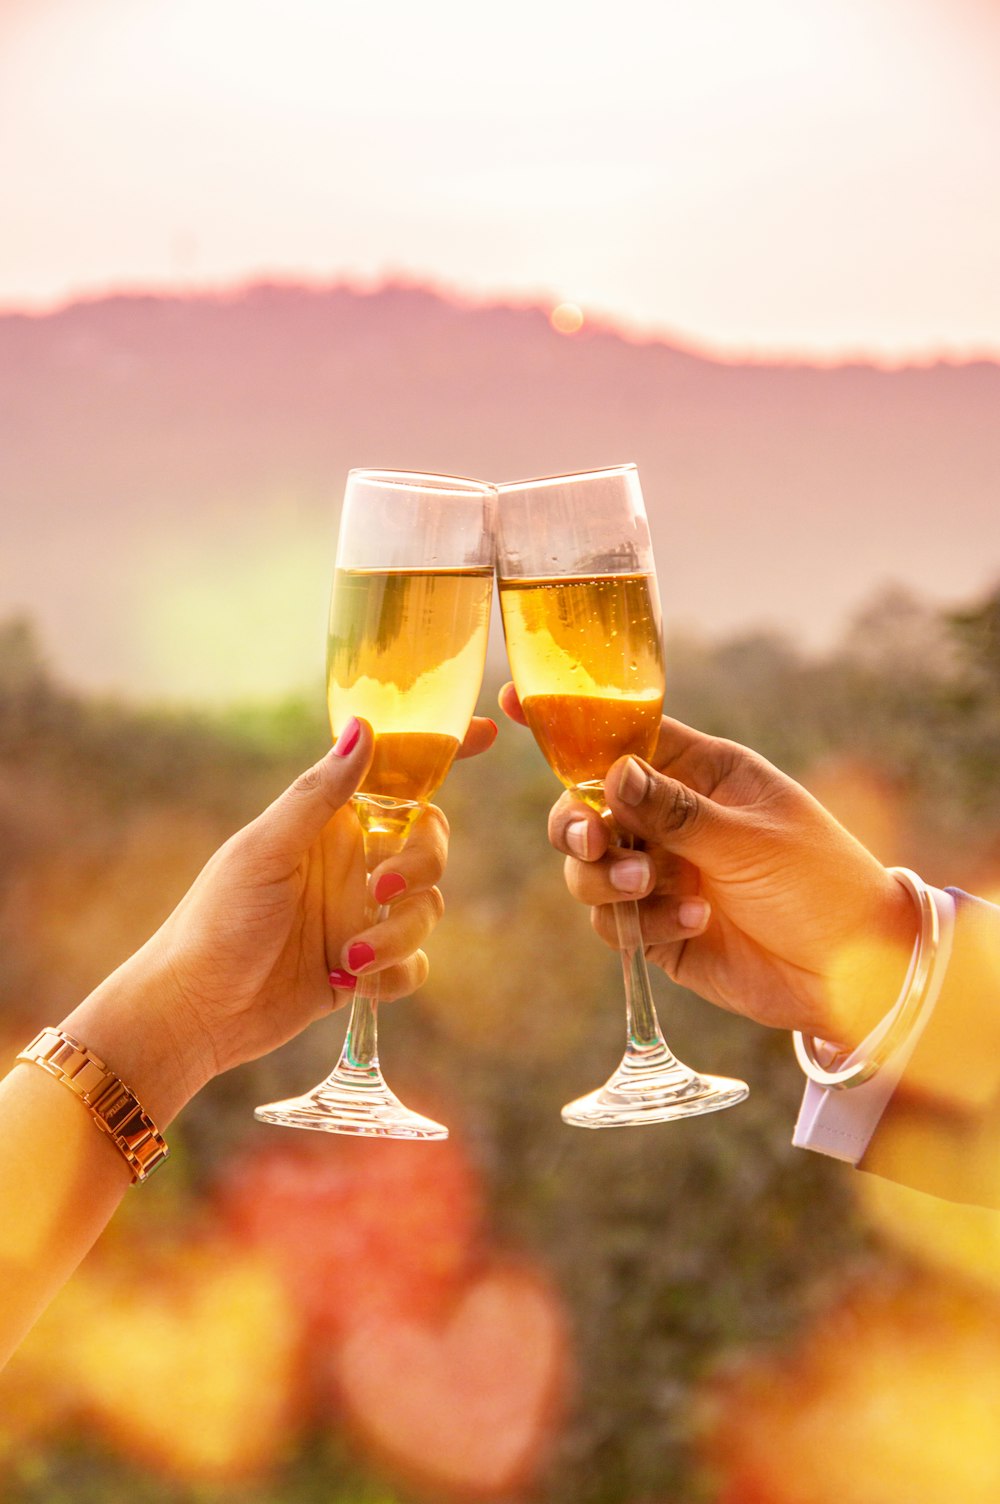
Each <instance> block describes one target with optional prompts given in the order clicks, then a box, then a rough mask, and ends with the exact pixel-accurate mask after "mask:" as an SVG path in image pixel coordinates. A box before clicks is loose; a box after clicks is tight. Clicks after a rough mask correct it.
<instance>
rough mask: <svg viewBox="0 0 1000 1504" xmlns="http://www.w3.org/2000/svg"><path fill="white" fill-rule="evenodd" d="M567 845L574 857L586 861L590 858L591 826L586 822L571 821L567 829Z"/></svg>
mask: <svg viewBox="0 0 1000 1504" xmlns="http://www.w3.org/2000/svg"><path fill="white" fill-rule="evenodd" d="M566 845H567V846H568V847H569V849H570V851H572V853H573V855H574V856H578V857H580V859H581V860H582V861H584V862H585V861H586V860H587V858H588V857H589V856H590V826H589V825H588V823H587V821H586V820H571V821H570V822H569V824H568V825H567V827H566Z"/></svg>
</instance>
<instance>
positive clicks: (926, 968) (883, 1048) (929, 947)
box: [792, 867, 941, 1090]
mask: <svg viewBox="0 0 1000 1504" xmlns="http://www.w3.org/2000/svg"><path fill="white" fill-rule="evenodd" d="M889 871H890V872H891V874H892V876H893V877H895V878H897V879H898V880H899V881H900V882H901V883H902V884H903V887H904V888H906V890H907V892H908V893H909V894H910V896H911V898H912V899H913V900H914V902H915V903H916V905H917V910H918V912H919V915H920V933H919V935H918V936H917V941H916V945H915V947H914V951H913V956H912V958H911V960H910V966H909V970H908V971H907V974H906V980H905V981H904V983H903V990H902V992H901V993H900V995H899V997H898V998H897V999H896V1002H895V1004H894V1005H893V1007H892V1008H891V1009H890V1010H889V1012H888V1013H887V1014H886V1015H885V1017H884V1018H883V1019H882V1021H881V1023H879V1024H877V1025H876V1027H875V1028H874V1029H873V1030H872V1032H871V1033H870V1034H869V1035H868V1037H867V1039H866V1040H865V1041H864V1045H863V1046H861V1047H859V1050H860V1051H861V1054H860V1058H854V1057H856V1056H857V1055H858V1053H859V1052H858V1051H852V1050H849V1049H842V1048H839V1047H838V1046H836V1045H831V1044H828V1043H827V1042H826V1041H825V1040H816V1039H813V1038H812V1037H811V1036H810V1035H807V1034H800V1033H799V1032H798V1030H796V1032H795V1033H794V1034H793V1035H792V1039H793V1042H794V1045H795V1055H796V1058H797V1060H798V1062H799V1065H800V1066H801V1067H802V1069H803V1071H804V1072H805V1074H806V1075H807V1076H808V1077H809V1079H810V1081H814V1082H815V1083H816V1085H817V1086H823V1087H826V1088H831V1087H833V1088H836V1089H838V1090H843V1089H845V1088H847V1087H851V1086H861V1085H863V1084H864V1082H865V1081H870V1080H871V1078H872V1076H874V1075H875V1073H876V1072H877V1071H879V1070H881V1069H882V1066H883V1065H884V1064H885V1062H886V1061H887V1060H888V1059H889V1057H890V1055H893V1054H895V1053H896V1051H897V1050H898V1049H899V1047H900V1045H901V1044H902V1043H903V1041H904V1040H905V1039H906V1037H907V1035H908V1034H909V1033H910V1031H911V1029H912V1028H913V1026H914V1024H915V1023H916V1021H917V1019H918V1018H919V1017H920V1014H921V1012H922V1010H923V1006H924V1000H925V998H926V997H927V991H928V988H929V986H930V982H931V978H932V977H933V976H934V974H935V969H936V968H935V961H936V960H937V955H938V950H939V947H940V944H941V925H940V921H939V919H938V911H937V907H936V905H935V903H934V899H933V897H932V896H931V891H930V889H929V888H928V886H927V884H926V883H925V882H924V880H923V878H922V877H918V876H917V874H916V873H915V872H911V871H910V869H909V868H908V867H890V868H889ZM820 1049H822V1051H823V1052H824V1054H825V1056H826V1060H825V1063H824V1061H823V1060H821V1059H820V1058H819V1053H820ZM848 1056H850V1057H851V1059H850V1060H848V1058H847V1057H848ZM845 1061H846V1062H847V1063H843V1062H845Z"/></svg>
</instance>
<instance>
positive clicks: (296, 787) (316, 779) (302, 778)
mask: <svg viewBox="0 0 1000 1504" xmlns="http://www.w3.org/2000/svg"><path fill="white" fill-rule="evenodd" d="M322 781H323V773H322V769H321V768H320V767H319V765H318V764H316V765H315V766H314V767H311V768H306V770H305V772H304V773H300V774H299V776H298V778H296V780H295V782H294V783H293V784H292V792H293V793H294V794H311V793H312V792H313V790H314V789H317V788H318V787H319V785H320V784H321V783H322Z"/></svg>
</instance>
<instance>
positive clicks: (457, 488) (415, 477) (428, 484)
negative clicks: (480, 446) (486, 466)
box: [347, 466, 496, 496]
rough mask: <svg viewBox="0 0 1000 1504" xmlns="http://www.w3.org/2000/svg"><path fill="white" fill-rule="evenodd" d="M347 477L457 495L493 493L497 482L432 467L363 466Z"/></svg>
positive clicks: (384, 484)
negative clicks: (435, 469)
mask: <svg viewBox="0 0 1000 1504" xmlns="http://www.w3.org/2000/svg"><path fill="white" fill-rule="evenodd" d="M347 479H348V480H349V481H351V480H360V481H370V482H372V483H373V484H375V485H379V486H387V487H391V488H393V489H395V490H397V491H428V492H431V493H437V492H442V491H445V492H447V491H451V492H453V493H454V494H456V495H470V496H472V495H480V496H483V495H491V494H493V493H494V492H495V491H496V486H494V485H493V484H492V482H491V481H488V480H475V479H474V478H473V477H472V476H468V475H438V474H435V473H434V472H433V471H430V470H426V471H424V470H369V469H368V468H367V467H365V466H362V467H360V468H355V469H352V470H349V471H348V472H347Z"/></svg>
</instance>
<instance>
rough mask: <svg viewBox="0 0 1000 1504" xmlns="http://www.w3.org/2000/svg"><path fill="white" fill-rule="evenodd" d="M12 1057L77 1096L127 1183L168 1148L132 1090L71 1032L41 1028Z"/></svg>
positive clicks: (146, 1170) (150, 1167)
mask: <svg viewBox="0 0 1000 1504" xmlns="http://www.w3.org/2000/svg"><path fill="white" fill-rule="evenodd" d="M17 1058H18V1060H27V1061H29V1062H30V1063H31V1064H32V1065H38V1066H41V1068H42V1070H43V1071H47V1072H48V1073H49V1075H50V1076H54V1077H55V1078H56V1080H57V1081H61V1082H62V1084H63V1085H64V1086H68V1087H69V1089H70V1091H71V1092H73V1093H74V1095H76V1096H78V1097H79V1098H80V1100H81V1102H83V1104H84V1106H85V1107H87V1108H88V1110H89V1112H90V1114H91V1116H92V1117H93V1119H94V1122H95V1123H96V1124H97V1126H98V1128H100V1130H101V1132H102V1133H106V1134H107V1136H108V1138H110V1139H111V1141H112V1143H113V1144H114V1146H115V1148H116V1149H117V1150H118V1152H119V1153H120V1154H121V1155H122V1157H123V1158H124V1159H125V1160H126V1161H127V1163H128V1167H129V1169H130V1170H131V1172H132V1181H133V1183H135V1181H137V1180H146V1179H147V1178H148V1176H150V1175H151V1174H152V1173H153V1171H154V1170H155V1169H157V1168H158V1167H159V1166H160V1165H161V1164H162V1163H163V1161H164V1160H165V1159H166V1157H167V1155H168V1154H169V1153H170V1150H169V1149H168V1148H167V1144H166V1140H165V1139H164V1138H163V1135H162V1134H161V1133H160V1130H159V1129H158V1128H157V1126H156V1124H155V1123H154V1122H153V1120H152V1118H151V1117H150V1116H149V1115H148V1113H146V1112H144V1111H143V1109H142V1107H141V1106H140V1104H139V1102H138V1100H137V1098H136V1096H135V1093H134V1092H132V1091H130V1090H129V1088H128V1087H127V1086H126V1085H125V1083H124V1081H122V1080H120V1078H119V1077H118V1076H116V1075H115V1073H114V1071H112V1070H109V1069H108V1067H107V1066H106V1065H105V1063H104V1061H103V1060H101V1059H100V1058H99V1057H98V1056H97V1055H95V1054H94V1053H93V1051H92V1050H88V1049H87V1047H86V1045H82V1044H81V1043H80V1042H79V1040H77V1039H74V1038H73V1036H72V1035H71V1034H64V1033H63V1032H62V1030H60V1029H43V1030H42V1032H41V1033H40V1034H39V1035H38V1037H37V1038H36V1039H33V1040H32V1041H31V1043H30V1044H29V1045H28V1046H27V1047H26V1048H25V1049H23V1050H22V1051H21V1053H20V1054H19V1055H18V1057H17Z"/></svg>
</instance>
